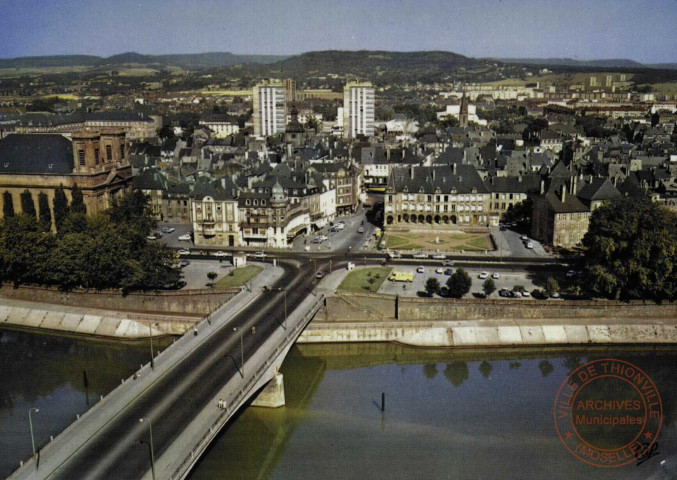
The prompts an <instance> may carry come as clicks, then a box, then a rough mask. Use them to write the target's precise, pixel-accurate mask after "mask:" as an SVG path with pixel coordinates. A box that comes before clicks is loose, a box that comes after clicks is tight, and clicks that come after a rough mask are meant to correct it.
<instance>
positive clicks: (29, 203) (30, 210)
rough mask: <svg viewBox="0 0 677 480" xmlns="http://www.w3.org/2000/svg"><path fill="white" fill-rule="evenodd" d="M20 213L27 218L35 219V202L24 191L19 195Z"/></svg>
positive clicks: (28, 193)
mask: <svg viewBox="0 0 677 480" xmlns="http://www.w3.org/2000/svg"><path fill="white" fill-rule="evenodd" d="M21 211H22V212H23V213H25V214H26V215H28V216H29V217H33V218H36V212H35V202H34V201H33V195H32V194H31V192H29V191H28V190H24V191H23V193H21Z"/></svg>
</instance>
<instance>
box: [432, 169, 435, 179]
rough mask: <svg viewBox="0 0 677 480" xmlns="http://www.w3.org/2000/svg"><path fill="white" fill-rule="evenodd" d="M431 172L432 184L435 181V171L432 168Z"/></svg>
mask: <svg viewBox="0 0 677 480" xmlns="http://www.w3.org/2000/svg"><path fill="white" fill-rule="evenodd" d="M432 170H433V173H432V175H433V182H434V181H435V169H434V168H433V169H432Z"/></svg>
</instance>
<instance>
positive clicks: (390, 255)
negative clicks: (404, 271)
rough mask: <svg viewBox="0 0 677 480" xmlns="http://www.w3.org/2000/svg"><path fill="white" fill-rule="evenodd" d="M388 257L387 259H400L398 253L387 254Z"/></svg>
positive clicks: (400, 255)
mask: <svg viewBox="0 0 677 480" xmlns="http://www.w3.org/2000/svg"><path fill="white" fill-rule="evenodd" d="M388 257H389V258H391V259H392V258H402V254H401V253H400V252H388Z"/></svg>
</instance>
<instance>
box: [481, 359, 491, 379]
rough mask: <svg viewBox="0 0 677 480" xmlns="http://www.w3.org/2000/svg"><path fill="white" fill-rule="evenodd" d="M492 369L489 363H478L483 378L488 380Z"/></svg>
mask: <svg viewBox="0 0 677 480" xmlns="http://www.w3.org/2000/svg"><path fill="white" fill-rule="evenodd" d="M493 369H494V367H492V366H491V364H490V363H489V362H487V361H486V360H484V361H483V362H482V363H480V373H481V374H482V376H483V377H484V378H489V375H491V371H492V370H493Z"/></svg>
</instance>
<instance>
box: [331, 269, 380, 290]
mask: <svg viewBox="0 0 677 480" xmlns="http://www.w3.org/2000/svg"><path fill="white" fill-rule="evenodd" d="M391 270H392V268H390V267H371V268H359V269H357V270H353V271H352V272H350V273H349V274H348V275H347V276H346V278H344V279H343V282H341V285H339V287H338V289H339V290H354V291H358V292H362V291H365V290H366V291H368V292H378V289H379V288H381V285H382V284H383V282H384V281H385V280H386V279H387V278H388V275H390V271H391Z"/></svg>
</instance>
